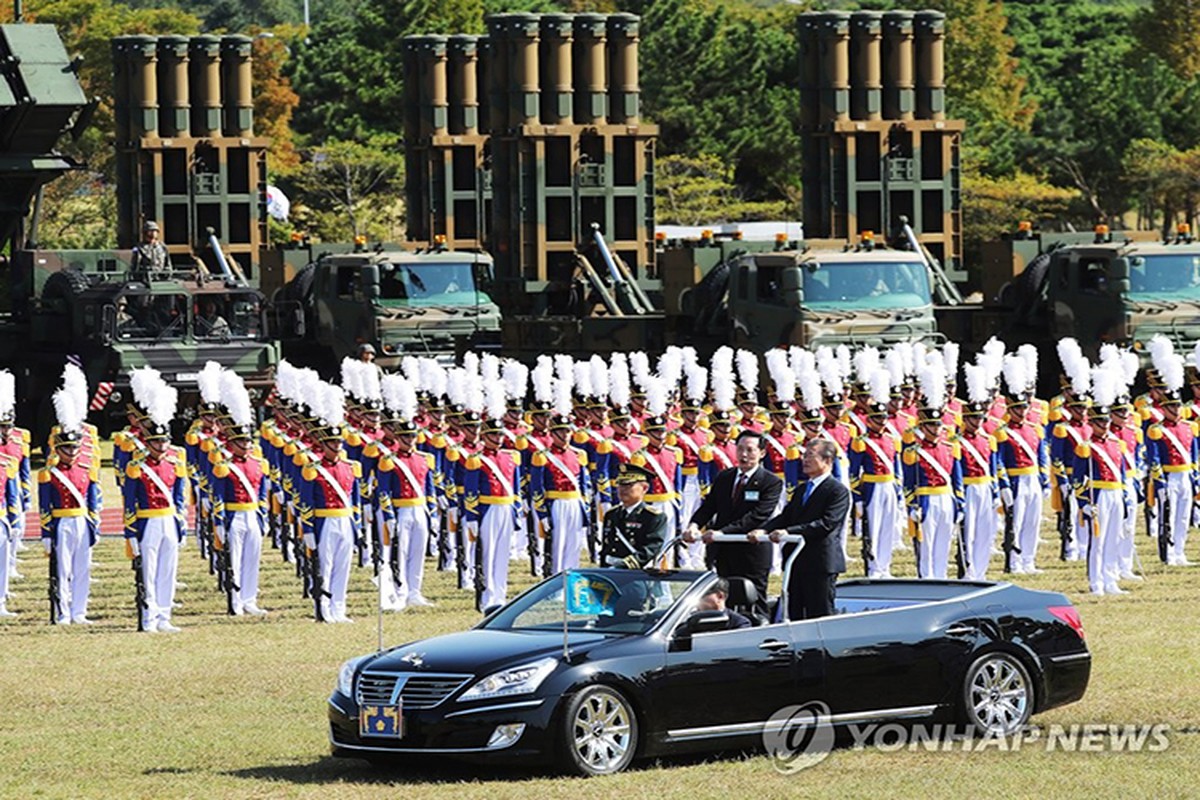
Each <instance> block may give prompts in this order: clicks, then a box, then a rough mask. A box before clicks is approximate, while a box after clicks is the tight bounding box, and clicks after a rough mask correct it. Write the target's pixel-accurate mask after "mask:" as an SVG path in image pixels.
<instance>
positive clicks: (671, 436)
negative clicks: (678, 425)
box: [666, 431, 679, 447]
mask: <svg viewBox="0 0 1200 800" xmlns="http://www.w3.org/2000/svg"><path fill="white" fill-rule="evenodd" d="M678 442H679V436H678V435H676V433H675V431H671V432H670V433H668V434H667V437H666V443H667V444H668V445H671V446H672V447H674V446H675V445H676V444H678Z"/></svg>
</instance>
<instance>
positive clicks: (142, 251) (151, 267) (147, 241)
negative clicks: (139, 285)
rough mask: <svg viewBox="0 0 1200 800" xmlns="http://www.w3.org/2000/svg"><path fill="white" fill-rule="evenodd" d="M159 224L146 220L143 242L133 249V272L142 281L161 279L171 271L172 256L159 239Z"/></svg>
mask: <svg viewBox="0 0 1200 800" xmlns="http://www.w3.org/2000/svg"><path fill="white" fill-rule="evenodd" d="M159 233H160V232H159V229H158V223H157V222H155V221H154V220H146V222H145V224H143V225H142V242H141V244H139V245H138V246H137V247H135V248H133V264H132V269H131V271H132V272H133V274H134V275H135V276H137V277H140V278H141V279H142V280H146V281H150V280H153V279H155V278H158V277H161V276H162V275H163V274H164V273H166V272H169V271H170V269H171V255H170V253H168V252H167V246H166V245H165V244H163V243H162V241H161V240H160V239H159Z"/></svg>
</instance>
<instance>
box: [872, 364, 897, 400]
mask: <svg viewBox="0 0 1200 800" xmlns="http://www.w3.org/2000/svg"><path fill="white" fill-rule="evenodd" d="M867 385H868V387H869V388H870V390H871V402H872V403H878V404H880V405H887V403H888V401H889V400H890V399H891V395H892V376H891V374H890V373H889V372H888V371H887V370H886V369H884V368H883V367H881V366H878V365H876V367H875V371H874V372H872V373H871V374H870V375H869V376H867Z"/></svg>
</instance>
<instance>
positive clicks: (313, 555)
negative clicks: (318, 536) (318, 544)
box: [304, 547, 333, 622]
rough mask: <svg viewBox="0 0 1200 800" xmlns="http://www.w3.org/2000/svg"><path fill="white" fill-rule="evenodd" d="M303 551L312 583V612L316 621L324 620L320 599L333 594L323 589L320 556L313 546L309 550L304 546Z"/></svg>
mask: <svg viewBox="0 0 1200 800" xmlns="http://www.w3.org/2000/svg"><path fill="white" fill-rule="evenodd" d="M304 551H305V553H306V558H305V562H306V563H307V564H308V574H309V581H310V583H311V584H312V593H311V594H312V600H313V613H314V615H315V616H316V619H317V622H324V621H325V611H324V609H322V608H321V601H322V600H324V599H325V598H326V597H333V595H331V594H329V592H327V591H325V586H324V584H323V581H322V578H321V556H320V555H319V554H318V552H317V550H316V549H315V548H314V549H312V550H309V549H308V548H307V547H306V548H304Z"/></svg>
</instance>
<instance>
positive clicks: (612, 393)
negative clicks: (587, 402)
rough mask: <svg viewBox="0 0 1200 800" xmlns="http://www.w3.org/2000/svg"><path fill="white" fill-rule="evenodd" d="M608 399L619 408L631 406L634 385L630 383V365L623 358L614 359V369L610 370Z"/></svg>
mask: <svg viewBox="0 0 1200 800" xmlns="http://www.w3.org/2000/svg"><path fill="white" fill-rule="evenodd" d="M608 378H609V381H608V399H609V401H610V402H612V404H613V405H614V406H616V407H618V408H629V401H630V399H631V396H632V387H631V386H630V384H629V365H628V364H627V363H626V362H625V361H624V359H622V360H621V361H617V360H616V359H614V360H613V365H612V369H610V370H609V371H608Z"/></svg>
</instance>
